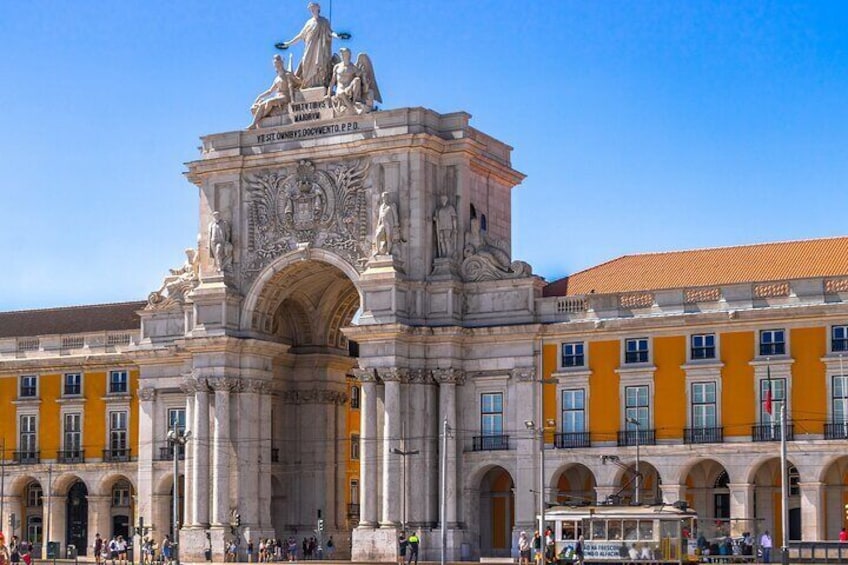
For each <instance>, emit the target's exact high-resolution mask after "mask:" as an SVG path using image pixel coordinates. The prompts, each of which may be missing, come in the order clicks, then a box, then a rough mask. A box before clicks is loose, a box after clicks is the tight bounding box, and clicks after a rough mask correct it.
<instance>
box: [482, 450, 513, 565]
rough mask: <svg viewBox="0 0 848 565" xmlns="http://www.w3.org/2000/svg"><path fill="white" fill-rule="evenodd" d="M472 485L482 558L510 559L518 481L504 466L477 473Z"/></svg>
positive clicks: (495, 465)
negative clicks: (516, 483) (475, 500)
mask: <svg viewBox="0 0 848 565" xmlns="http://www.w3.org/2000/svg"><path fill="white" fill-rule="evenodd" d="M472 476H473V477H474V479H476V480H473V482H472V484H473V485H474V486H475V490H476V493H477V497H476V498H477V509H476V510H477V512H476V513H475V515H474V519H475V521H476V522H477V524H478V533H479V539H480V555H481V556H493V557H508V556H510V555H511V553H512V530H513V527H514V526H515V492H514V491H515V480H514V479H513V475H512V474H511V473H510V472H509V471H508V470H507V469H506V468H505V467H503V466H501V465H497V464H489V465H484V466H482V467H481V468H479V469H478V470H477V471H476V472H475V473H472Z"/></svg>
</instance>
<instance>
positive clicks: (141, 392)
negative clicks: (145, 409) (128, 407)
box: [138, 386, 156, 401]
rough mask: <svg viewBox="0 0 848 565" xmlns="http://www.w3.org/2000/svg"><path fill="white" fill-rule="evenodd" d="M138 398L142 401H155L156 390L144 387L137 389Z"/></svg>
mask: <svg viewBox="0 0 848 565" xmlns="http://www.w3.org/2000/svg"><path fill="white" fill-rule="evenodd" d="M138 398H139V400H142V401H150V400H156V389H155V388H153V387H152V386H146V387H144V388H140V389H138Z"/></svg>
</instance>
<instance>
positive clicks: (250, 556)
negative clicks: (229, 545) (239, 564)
mask: <svg viewBox="0 0 848 565" xmlns="http://www.w3.org/2000/svg"><path fill="white" fill-rule="evenodd" d="M263 549H265V542H264V541H262V539H260V540H259V553H260V555H261V554H262V550H263ZM260 559H261V558H260ZM247 562H248V563H253V538H249V539H248V540H247Z"/></svg>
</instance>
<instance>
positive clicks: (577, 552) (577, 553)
mask: <svg viewBox="0 0 848 565" xmlns="http://www.w3.org/2000/svg"><path fill="white" fill-rule="evenodd" d="M574 557H575V561H576V562H577V565H583V534H582V533H578V534H577V545H576V546H574Z"/></svg>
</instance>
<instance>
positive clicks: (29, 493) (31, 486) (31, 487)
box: [24, 481, 44, 508]
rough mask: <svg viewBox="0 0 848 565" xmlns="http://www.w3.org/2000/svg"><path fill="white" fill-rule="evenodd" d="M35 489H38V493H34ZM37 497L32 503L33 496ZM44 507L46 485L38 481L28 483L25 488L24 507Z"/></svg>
mask: <svg viewBox="0 0 848 565" xmlns="http://www.w3.org/2000/svg"><path fill="white" fill-rule="evenodd" d="M35 489H38V494H35V495H33V493H34V492H35ZM33 496H34V497H35V504H32V505H31V504H30V502H31V500H30V499H31V498H33ZM43 507H44V487H42V486H41V483H40V482H38V481H31V482H29V483H27V486H26V489H25V490H24V508H43Z"/></svg>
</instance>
